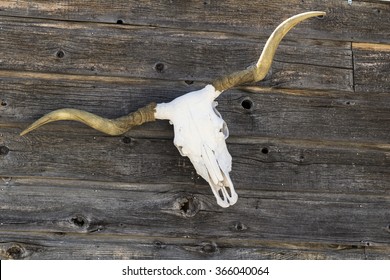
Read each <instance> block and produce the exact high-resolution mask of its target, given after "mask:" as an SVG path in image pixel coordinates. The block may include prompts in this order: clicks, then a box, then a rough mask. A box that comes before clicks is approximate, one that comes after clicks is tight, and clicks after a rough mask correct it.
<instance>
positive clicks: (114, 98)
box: [0, 72, 390, 145]
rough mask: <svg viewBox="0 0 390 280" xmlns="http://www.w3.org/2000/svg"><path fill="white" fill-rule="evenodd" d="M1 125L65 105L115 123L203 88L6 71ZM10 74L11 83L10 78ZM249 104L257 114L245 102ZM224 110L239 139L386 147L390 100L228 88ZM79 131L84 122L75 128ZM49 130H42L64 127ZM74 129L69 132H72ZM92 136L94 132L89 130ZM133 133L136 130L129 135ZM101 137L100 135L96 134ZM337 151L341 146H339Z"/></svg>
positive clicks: (152, 127) (157, 129)
mask: <svg viewBox="0 0 390 280" xmlns="http://www.w3.org/2000/svg"><path fill="white" fill-rule="evenodd" d="M0 73H1V74H2V75H3V78H2V79H1V80H0V90H1V92H0V100H2V102H3V106H0V110H1V113H2V117H1V118H0V126H5V125H6V126H10V125H12V124H13V125H14V126H16V127H19V129H22V128H25V127H26V126H27V122H32V121H33V120H35V119H37V118H39V117H41V116H42V115H43V114H45V113H48V112H50V111H52V110H55V109H59V108H63V107H74V108H78V109H82V110H87V111H90V112H94V113H96V114H100V115H102V116H105V117H109V118H113V117H118V116H121V115H125V114H128V113H129V112H131V111H135V110H136V109H137V108H139V107H141V106H144V105H146V104H148V103H149V102H152V101H155V102H169V101H170V100H172V99H174V98H175V97H177V96H180V95H182V94H185V93H186V92H188V91H191V90H196V89H200V88H201V87H203V86H204V84H201V83H194V84H192V85H190V86H188V85H187V84H185V83H184V82H168V81H150V80H132V79H125V78H105V77H101V78H100V77H96V78H94V77H85V76H78V77H73V76H70V77H69V76H66V75H53V76H50V75H44V74H42V75H40V74H34V73H32V74H31V75H30V76H28V75H25V76H23V75H21V76H20V77H19V74H18V73H8V72H7V73H6V72H0ZM7 75H8V77H7ZM248 98H249V99H250V100H251V102H252V103H253V106H252V108H251V109H249V110H248V109H245V108H243V106H242V102H243V101H245V100H247V99H248ZM218 102H219V107H218V109H219V111H220V112H221V113H222V115H223V116H224V118H225V119H226V121H227V123H228V126H229V128H230V134H231V135H233V136H262V137H273V138H275V137H281V138H294V139H313V140H319V141H324V140H341V141H347V142H353V143H359V142H360V143H361V142H363V143H364V142H373V143H381V144H386V143H388V140H389V135H390V126H389V121H388V116H389V106H390V97H389V95H388V94H387V93H376V94H375V98H373V97H372V96H371V95H367V94H360V93H359V94H358V93H345V92H329V91H328V92H319V91H291V90H271V89H265V90H264V89H260V88H257V87H244V88H242V89H240V90H239V89H237V90H230V91H228V92H226V93H224V94H223V95H222V96H221V97H220V98H218ZM69 125H71V126H72V127H76V128H79V129H83V128H85V127H84V125H80V124H78V123H72V124H69ZM61 127H62V126H59V124H56V123H54V124H50V125H48V126H47V127H44V128H43V129H57V130H58V129H61ZM66 129H68V128H66ZM138 130H141V131H144V130H148V131H150V133H152V134H150V135H149V137H158V135H157V134H153V131H154V133H161V131H165V132H168V133H170V134H169V135H172V128H171V127H170V126H169V125H168V123H167V122H163V121H161V122H158V123H155V124H147V125H146V126H143V127H141V128H137V131H138ZM87 133H93V132H92V131H88V132H87ZM130 133H131V132H130ZM95 134H96V135H101V134H100V133H98V132H95ZM335 145H337V143H335Z"/></svg>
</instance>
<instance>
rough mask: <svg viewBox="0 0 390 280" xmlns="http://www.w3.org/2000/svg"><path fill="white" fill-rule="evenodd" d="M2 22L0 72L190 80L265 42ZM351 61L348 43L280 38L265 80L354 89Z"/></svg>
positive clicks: (239, 65) (255, 51)
mask: <svg viewBox="0 0 390 280" xmlns="http://www.w3.org/2000/svg"><path fill="white" fill-rule="evenodd" d="M0 27H1V31H2V32H1V33H0V40H1V41H2V42H3V43H2V44H1V45H0V53H2V58H1V64H0V68H1V69H3V70H18V71H36V72H54V73H67V74H79V75H81V74H82V75H105V76H122V77H133V78H152V79H166V80H181V81H186V80H188V81H192V82H193V81H207V82H211V81H212V80H213V79H215V78H216V77H218V76H221V75H225V74H228V73H231V72H234V71H237V70H241V69H245V68H246V67H247V66H248V65H250V64H251V63H254V62H255V61H257V59H258V57H259V55H260V53H261V49H262V47H263V44H264V43H265V42H266V39H267V38H266V37H263V38H260V39H257V38H250V37H238V36H234V35H229V34H223V33H211V32H208V33H206V32H195V31H183V30H176V29H168V30H167V29H161V28H151V27H139V26H137V27H136V26H124V25H107V24H94V23H88V24H87V23H71V22H58V21H47V20H40V19H23V20H21V19H20V18H9V17H2V18H0ZM298 53H300V54H301V55H297V54H298ZM303 54H304V55H303ZM351 61H352V56H351V50H350V44H349V43H348V44H347V43H340V42H331V41H327V42H320V41H317V40H310V39H308V40H302V41H297V40H290V41H288V40H287V41H283V45H282V46H281V48H280V50H279V51H278V54H277V55H276V57H275V63H274V65H273V68H272V71H271V72H272V74H271V75H269V77H268V78H267V79H266V80H265V81H264V82H263V84H265V85H268V86H273V87H283V88H287V87H290V88H310V89H324V90H331V89H333V90H342V91H352V85H353V81H352V64H351ZM156 65H159V67H156Z"/></svg>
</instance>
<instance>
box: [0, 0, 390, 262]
mask: <svg viewBox="0 0 390 280" xmlns="http://www.w3.org/2000/svg"><path fill="white" fill-rule="evenodd" d="M309 10H323V11H326V12H327V16H326V17H324V18H323V19H311V20H308V21H305V22H303V23H301V24H299V25H298V26H297V27H296V28H294V29H293V30H291V32H290V33H289V34H288V35H287V36H286V38H285V39H284V40H283V41H282V43H281V45H280V46H279V48H278V51H277V54H276V56H275V60H274V63H273V66H272V69H271V71H270V73H269V74H268V75H267V77H266V78H265V79H264V80H263V81H261V82H259V83H256V84H251V85H242V86H240V87H238V88H235V89H232V90H229V91H227V92H225V93H224V94H222V95H221V97H220V98H218V102H219V106H218V109H219V111H220V112H221V114H222V115H223V117H224V119H225V120H226V122H227V124H228V126H229V129H230V137H229V138H228V141H227V145H228V149H229V151H230V153H231V154H232V156H233V170H232V172H231V177H232V180H233V182H234V184H235V188H236V190H237V192H238V194H239V200H238V202H237V203H236V204H235V205H234V206H233V207H230V208H227V209H222V208H220V207H218V205H217V204H216V203H215V198H214V196H213V195H212V192H211V190H210V187H209V185H208V184H207V183H206V182H205V181H204V180H203V179H201V178H199V176H198V175H197V174H196V172H195V170H194V168H193V166H192V165H191V163H190V161H189V160H188V159H187V158H183V157H181V156H180V154H179V152H178V151H177V150H176V148H175V147H174V145H173V143H172V142H173V137H174V135H173V130H172V127H171V126H170V125H169V124H168V122H166V121H158V122H155V123H148V124H146V125H144V126H141V127H138V128H136V129H134V130H131V131H129V132H128V133H126V134H125V135H123V136H120V137H110V136H106V135H103V134H101V133H99V132H96V131H94V130H92V129H91V128H88V127H86V126H85V125H82V124H79V123H74V122H59V123H52V124H50V125H47V126H44V127H42V128H40V129H39V130H37V131H34V132H32V133H31V134H28V135H27V136H25V137H20V136H19V133H20V132H21V130H22V129H24V128H25V127H26V126H27V125H28V124H29V123H31V122H32V121H34V120H35V119H37V118H39V117H41V116H42V115H43V114H45V113H48V112H50V111H52V110H55V109H58V108H63V107H72V108H77V109H82V110H87V111H90V112H93V113H96V114H99V115H101V116H104V117H108V118H114V117H118V116H121V115H124V114H127V113H129V112H131V111H134V110H136V109H137V108H139V107H142V106H144V105H146V104H148V103H150V102H151V101H155V102H169V101H170V100H172V99H174V98H176V97H178V96H180V95H182V94H184V93H186V92H189V91H193V90H197V89H200V88H202V87H203V86H204V85H205V84H207V83H210V82H211V81H212V80H213V79H214V78H216V77H218V76H220V75H224V74H227V73H231V72H233V71H236V70H241V69H245V68H246V67H247V66H248V65H250V64H251V63H253V62H255V61H256V60H257V58H258V56H259V55H260V52H261V49H262V47H263V45H264V43H265V42H266V40H267V38H268V36H269V35H270V34H271V32H272V31H273V29H274V28H275V27H276V26H277V25H278V24H279V23H280V22H281V21H282V20H284V19H286V18H288V17H289V16H291V15H294V14H297V13H300V12H304V11H309ZM389 13H390V5H389V4H388V3H386V2H385V1H374V0H370V1H353V3H352V5H348V3H347V1H336V0H330V1H312V0H305V1H300V0H293V1H288V2H286V1H269V0H266V1H258V0H255V1H241V2H237V1H233V0H227V1H224V2H223V3H221V2H220V1H207V0H206V1H195V0H190V1H155V2H153V3H152V2H151V1H146V0H140V1H127V0H126V1H124V0H118V1H96V0H91V1H80V0H71V1H69V0H66V1H65V0H64V1H63V0H57V1H40V0H35V1H25V0H18V1H13V0H11V1H0V31H1V32H0V41H1V44H0V259H389V258H390V228H389V226H390V220H389V217H390V210H389V209H390V207H389V206H390V173H389V170H390V169H389V167H390V137H389V135H390V125H389V124H390V118H389V116H390V110H389V108H390V95H389V93H390V87H389V85H390V81H389V78H388V77H389V74H390V73H389V69H390V67H389V59H390V57H389V53H390V52H389V45H390V33H389V32H390V17H389Z"/></svg>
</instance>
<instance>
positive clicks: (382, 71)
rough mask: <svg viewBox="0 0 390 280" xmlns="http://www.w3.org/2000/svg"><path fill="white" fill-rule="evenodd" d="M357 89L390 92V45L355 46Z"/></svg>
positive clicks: (370, 91) (371, 91)
mask: <svg viewBox="0 0 390 280" xmlns="http://www.w3.org/2000/svg"><path fill="white" fill-rule="evenodd" d="M352 47H353V54H354V73H355V75H354V81H355V82H354V83H355V89H356V90H358V91H361V92H368V93H371V94H372V93H376V92H386V93H389V92H390V44H363V43H361V44H353V45H352Z"/></svg>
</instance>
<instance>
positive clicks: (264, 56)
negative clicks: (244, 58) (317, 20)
mask: <svg viewBox="0 0 390 280" xmlns="http://www.w3.org/2000/svg"><path fill="white" fill-rule="evenodd" d="M325 15H326V13H325V12H317V11H316V12H306V13H302V14H298V15H295V16H293V17H290V18H288V19H287V20H285V21H284V22H282V23H281V24H280V25H279V26H278V27H277V28H276V29H275V30H274V32H273V33H272V34H271V36H270V37H269V38H268V40H267V42H266V44H265V46H264V49H263V52H262V53H261V56H260V58H259V60H258V61H257V63H256V65H253V66H250V67H249V68H247V69H245V70H242V71H238V72H235V73H232V74H230V75H227V76H223V77H220V78H218V79H216V80H214V82H213V83H212V85H213V86H214V88H215V89H216V90H217V91H219V92H222V91H224V90H227V89H229V88H232V87H234V86H237V85H240V84H243V83H250V82H258V81H260V80H262V79H264V77H265V76H266V75H267V73H268V71H269V69H270V67H271V64H272V60H273V58H274V55H275V52H276V49H277V47H278V46H279V43H280V41H281V40H282V39H283V37H284V36H285V35H286V34H287V33H288V31H290V29H291V28H293V27H294V26H295V25H297V24H298V23H300V22H301V21H304V20H305V19H308V18H311V17H318V16H325Z"/></svg>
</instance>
